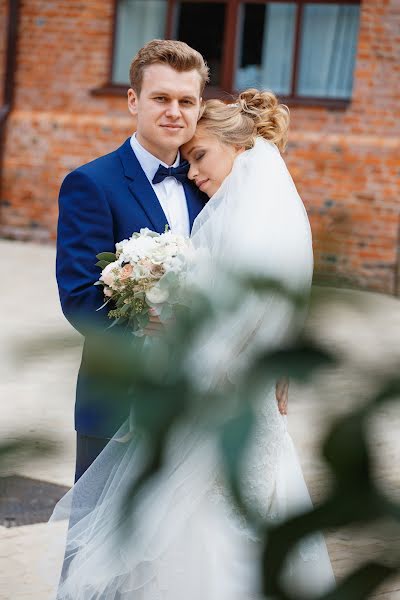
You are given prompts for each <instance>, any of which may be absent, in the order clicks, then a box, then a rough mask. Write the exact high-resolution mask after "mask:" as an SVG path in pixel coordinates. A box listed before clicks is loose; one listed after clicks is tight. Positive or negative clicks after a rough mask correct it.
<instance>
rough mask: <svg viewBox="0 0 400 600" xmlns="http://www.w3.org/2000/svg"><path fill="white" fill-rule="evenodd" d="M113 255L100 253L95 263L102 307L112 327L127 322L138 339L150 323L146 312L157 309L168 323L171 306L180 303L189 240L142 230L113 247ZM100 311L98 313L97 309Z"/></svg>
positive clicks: (170, 233)
mask: <svg viewBox="0 0 400 600" xmlns="http://www.w3.org/2000/svg"><path fill="white" fill-rule="evenodd" d="M115 249H116V252H115V254H114V253H112V252H102V253H100V254H98V255H97V259H98V261H99V262H97V263H96V265H97V266H98V267H100V268H101V269H102V272H101V275H100V278H99V281H97V282H96V283H95V285H101V286H103V292H104V296H105V298H106V302H105V304H103V306H102V307H100V308H103V307H104V306H105V305H106V304H108V303H109V302H110V301H112V303H113V305H114V307H115V308H113V309H112V310H110V311H109V312H108V316H109V318H110V319H114V323H113V325H114V324H115V323H116V322H121V321H122V322H123V321H126V322H127V324H128V326H129V328H131V329H132V331H133V333H134V334H135V335H137V336H142V335H143V330H144V328H145V327H146V325H147V324H148V321H149V309H150V308H153V309H156V313H157V314H158V316H159V318H160V320H161V321H166V320H168V319H170V318H171V317H172V315H173V310H174V305H177V304H180V303H181V302H182V291H183V286H184V282H185V279H186V274H187V270H188V265H189V263H190V260H191V257H192V246H191V243H190V240H189V239H187V238H184V237H183V236H181V235H176V234H173V233H172V232H171V231H165V233H163V234H159V233H156V232H154V231H150V229H147V228H145V229H141V230H140V232H139V233H134V234H133V235H132V237H130V238H129V239H127V240H123V241H122V242H119V243H118V244H116V246H115ZM99 310H100V309H99Z"/></svg>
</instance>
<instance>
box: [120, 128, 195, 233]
mask: <svg viewBox="0 0 400 600" xmlns="http://www.w3.org/2000/svg"><path fill="white" fill-rule="evenodd" d="M131 147H132V150H133V151H134V153H135V155H136V158H137V159H138V161H139V163H140V166H141V167H142V169H143V171H144V172H145V174H146V177H147V179H148V180H149V182H150V185H151V186H152V188H153V190H154V192H155V194H156V196H157V198H158V200H159V202H160V204H161V208H162V209H163V211H164V214H165V216H166V217H167V221H168V224H169V228H170V230H171V231H172V232H173V233H178V234H180V235H184V236H186V237H189V234H190V221H189V213H188V207H187V202H186V196H185V190H184V188H183V185H182V183H181V182H180V181H177V180H176V179H175V177H166V178H165V179H164V180H163V181H160V183H152V180H153V177H154V175H155V174H156V171H157V169H158V167H159V166H160V165H163V166H164V167H167V168H168V167H171V166H172V167H177V166H178V165H179V163H180V154H179V152H178V156H177V157H176V160H175V162H174V164H173V165H167V164H165V163H163V162H162V161H160V159H159V158H157V157H155V156H153V154H150V152H148V151H147V150H146V149H145V148H143V146H141V144H139V142H138V141H137V138H136V134H135V133H134V134H133V135H132V137H131Z"/></svg>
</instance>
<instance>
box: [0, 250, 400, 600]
mask: <svg viewBox="0 0 400 600" xmlns="http://www.w3.org/2000/svg"><path fill="white" fill-rule="evenodd" d="M0 256H1V261H0V280H1V282H2V293H1V295H0V313H1V315H2V326H1V329H0V391H1V397H2V403H1V407H2V411H1V420H0V435H1V439H2V440H7V439H13V438H14V437H15V435H16V433H18V432H21V433H31V434H32V435H38V436H40V435H45V436H50V437H51V438H52V439H53V440H54V441H55V444H54V446H55V448H57V449H58V453H57V454H55V455H51V456H47V457H45V458H43V459H41V460H39V461H38V460H35V461H34V460H28V459H25V460H24V461H23V462H20V463H19V464H17V465H14V466H10V467H9V471H10V473H11V472H13V473H18V474H20V475H24V476H27V477H30V478H33V479H38V480H42V481H47V482H53V483H56V484H60V485H66V486H70V485H71V484H72V480H73V470H74V451H75V449H74V443H75V436H74V431H73V402H74V385H75V377H76V372H77V369H78V365H79V359H80V357H79V348H75V349H72V350H71V349H69V350H68V349H67V348H65V349H64V350H63V351H61V352H54V351H51V352H49V351H48V350H46V349H43V348H42V347H41V346H40V345H39V344H37V343H36V344H34V345H33V346H31V345H28V344H29V341H30V340H32V339H35V338H36V337H37V336H38V334H40V335H41V336H43V335H49V336H56V337H57V339H59V340H61V343H62V341H63V339H64V338H65V336H68V335H69V334H70V333H71V332H72V329H71V328H70V327H69V325H68V324H67V323H66V321H65V320H64V318H63V316H62V314H61V311H60V309H59V306H58V298H57V291H56V286H55V281H54V249H53V248H51V247H45V246H36V245H29V244H21V243H13V242H6V241H0ZM336 293H337V296H336V300H335V298H333V299H332V301H331V302H330V303H329V304H328V305H327V306H325V308H324V310H319V311H312V312H311V315H310V319H309V327H310V328H317V329H318V331H319V332H320V333H321V336H322V338H323V339H324V340H325V341H326V343H327V344H331V343H335V344H337V345H338V346H340V347H341V348H342V349H343V350H344V351H345V352H346V354H347V355H348V356H349V357H350V358H351V367H352V371H351V372H350V370H349V369H344V368H342V369H340V370H338V371H337V372H336V373H335V374H329V375H327V374H326V375H323V376H321V377H320V379H319V380H318V382H316V383H315V384H314V385H313V387H312V388H309V387H303V388H300V387H294V386H291V393H290V398H291V402H290V413H289V426H290V429H291V431H292V434H293V437H294V439H295V443H296V446H297V448H298V451H299V454H300V457H301V461H302V464H303V468H304V472H305V476H306V479H307V482H308V484H309V487H310V491H311V494H312V496H313V498H314V499H315V500H317V499H318V498H319V497H320V496H322V495H323V494H324V491H325V490H326V489H327V485H328V483H327V478H326V472H325V470H324V466H323V465H322V464H321V463H320V462H319V460H318V459H317V458H316V456H315V452H314V448H315V445H316V443H317V441H318V439H319V438H320V437H321V435H322V434H323V432H324V430H325V427H326V423H327V420H329V418H330V417H331V416H332V415H334V414H337V413H340V412H342V411H346V410H348V409H349V408H350V406H351V402H354V401H355V400H354V399H353V400H351V401H349V396H350V392H354V391H357V394H358V396H359V397H362V393H363V390H364V391H365V389H368V388H369V387H370V386H371V385H372V384H373V376H372V375H371V377H368V376H367V375H365V374H357V369H360V368H365V367H367V368H369V370H370V371H371V370H372V367H373V365H374V364H376V362H377V361H378V362H380V364H383V365H386V366H387V367H389V366H391V365H394V364H396V362H397V364H400V344H399V340H400V302H399V301H398V300H396V299H393V298H390V297H385V296H381V295H377V294H366V293H357V294H353V293H350V292H348V291H340V292H339V291H337V292H336ZM355 298H356V299H358V300H359V299H361V300H362V301H363V304H362V305H361V306H360V305H359V304H358V303H356V304H355V303H354V299H355ZM343 299H347V300H351V302H350V303H348V304H347V306H346V305H345V306H344V305H343V304H342V303H341V302H339V300H340V301H342V300H343ZM76 339H77V340H78V339H79V338H78V336H77V337H76ZM61 345H62V344H61ZM17 347H19V348H20V349H21V348H25V349H26V348H28V349H29V350H28V354H29V355H30V356H31V360H27V359H26V358H24V359H22V360H21V359H20V360H16V359H15V350H16V348H17ZM399 426H400V407H399V406H397V407H395V406H393V407H391V408H389V407H386V408H385V409H384V410H381V411H380V413H379V415H378V416H377V418H376V419H374V421H373V422H371V435H372V436H373V437H372V439H373V442H374V446H375V447H376V449H377V467H378V469H379V476H380V478H381V480H382V484H383V485H384V486H385V487H386V489H387V490H388V491H389V493H391V494H393V495H395V496H396V497H398V498H400V476H399V471H400V469H399V465H400V438H399V436H398V431H399ZM64 529H65V524H64V523H58V524H56V525H53V526H51V527H50V526H48V525H46V524H41V523H40V524H36V525H26V526H22V527H13V528H5V527H2V526H0V600H6V599H7V600H39V599H40V600H47V598H50V594H49V589H50V586H49V583H48V575H49V574H50V575H51V573H52V572H56V571H57V569H58V567H59V562H60V556H61V553H62V534H63V531H64ZM393 537H394V541H396V540H397V541H398V540H399V539H400V535H399V534H398V532H393ZM57 541H58V542H59V543H58V551H56V550H54V544H55V543H56V545H57ZM328 546H329V551H330V555H331V559H332V562H333V566H334V569H335V572H336V574H337V576H339V577H340V576H341V575H342V574H343V573H345V572H346V571H347V570H348V569H349V568H350V565H351V564H353V563H355V562H360V561H362V560H363V559H364V558H365V557H368V556H370V555H371V552H372V553H375V555H376V554H377V553H379V550H380V547H381V542H380V539H379V534H377V533H376V532H375V533H374V532H370V533H369V535H368V536H364V537H362V538H359V537H358V538H357V537H356V534H355V533H354V532H353V533H352V532H348V531H346V532H334V533H332V534H331V535H329V536H328ZM49 547H50V548H51V555H52V560H51V562H47V563H45V566H44V567H43V564H44V562H45V561H44V560H43V557H44V556H46V549H48V548H49ZM374 598H379V599H380V600H396V599H400V581H399V580H393V581H391V582H388V584H387V585H386V586H385V587H383V588H382V589H380V590H379V593H377V594H376V595H375V596H374Z"/></svg>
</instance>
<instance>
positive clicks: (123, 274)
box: [119, 264, 133, 281]
mask: <svg viewBox="0 0 400 600" xmlns="http://www.w3.org/2000/svg"><path fill="white" fill-rule="evenodd" d="M132 271H133V267H132V265H130V264H127V265H124V266H123V267H122V269H121V271H120V273H119V279H120V281H125V279H129V277H130V276H131V275H132Z"/></svg>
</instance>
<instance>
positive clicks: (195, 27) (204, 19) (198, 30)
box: [176, 2, 225, 85]
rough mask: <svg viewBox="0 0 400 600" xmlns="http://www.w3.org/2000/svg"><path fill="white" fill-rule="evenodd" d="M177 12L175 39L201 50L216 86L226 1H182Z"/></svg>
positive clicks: (212, 83) (218, 77)
mask: <svg viewBox="0 0 400 600" xmlns="http://www.w3.org/2000/svg"><path fill="white" fill-rule="evenodd" d="M178 15H179V16H178V27H177V32H176V37H177V39H178V40H181V41H182V42H186V43H187V44H189V46H192V47H193V48H195V49H196V50H198V51H199V52H201V54H202V55H203V56H204V58H205V59H206V61H207V63H208V66H209V67H210V84H211V85H219V84H220V81H221V63H222V44H223V39H224V29H225V4H224V3H223V2H215V3H214V2H213V3H208V2H190V3H185V2H182V3H181V4H180V10H179V13H178Z"/></svg>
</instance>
